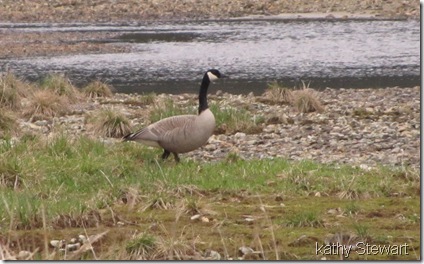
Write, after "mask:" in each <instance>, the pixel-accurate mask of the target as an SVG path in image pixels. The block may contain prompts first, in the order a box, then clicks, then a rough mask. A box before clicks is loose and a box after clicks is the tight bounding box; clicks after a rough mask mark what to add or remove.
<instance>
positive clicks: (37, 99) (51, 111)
mask: <svg viewBox="0 0 424 264" xmlns="http://www.w3.org/2000/svg"><path fill="white" fill-rule="evenodd" d="M68 111H69V102H68V100H67V98H66V97H63V96H59V95H57V94H56V93H54V92H53V91H51V90H39V91H37V92H35V93H34V95H33V96H32V98H31V99H30V102H29V103H28V106H27V107H26V109H25V110H24V111H23V115H24V116H25V117H29V118H30V120H32V121H34V120H43V119H50V118H52V117H55V116H62V115H65V114H66V113H67V112H68Z"/></svg>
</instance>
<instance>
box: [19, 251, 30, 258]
mask: <svg viewBox="0 0 424 264" xmlns="http://www.w3.org/2000/svg"><path fill="white" fill-rule="evenodd" d="M31 255H32V254H31V252H29V251H26V250H21V251H19V253H18V256H17V259H19V260H28V259H29V258H30V257H31Z"/></svg>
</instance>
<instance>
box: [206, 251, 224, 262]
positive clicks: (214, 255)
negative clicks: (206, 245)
mask: <svg viewBox="0 0 424 264" xmlns="http://www.w3.org/2000/svg"><path fill="white" fill-rule="evenodd" d="M205 258H206V259H207V260H221V254H219V253H218V252H217V251H215V250H208V251H207V252H206V254H205Z"/></svg>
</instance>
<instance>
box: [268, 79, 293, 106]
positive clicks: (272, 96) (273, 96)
mask: <svg viewBox="0 0 424 264" xmlns="http://www.w3.org/2000/svg"><path fill="white" fill-rule="evenodd" d="M263 96H264V97H265V99H266V100H267V101H269V102H271V103H275V104H289V105H291V104H293V101H294V96H293V91H292V90H291V89H289V88H287V87H283V86H281V85H280V84H278V82H272V83H270V84H269V85H268V88H267V89H266V90H265V93H264V94H263Z"/></svg>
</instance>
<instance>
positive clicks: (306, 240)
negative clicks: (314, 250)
mask: <svg viewBox="0 0 424 264" xmlns="http://www.w3.org/2000/svg"><path fill="white" fill-rule="evenodd" d="M317 241H318V238H316V237H310V236H307V235H301V236H300V237H299V238H297V239H296V240H295V241H293V242H291V243H289V244H288V246H289V247H298V246H305V245H310V244H311V245H312V244H315V242H317Z"/></svg>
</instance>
